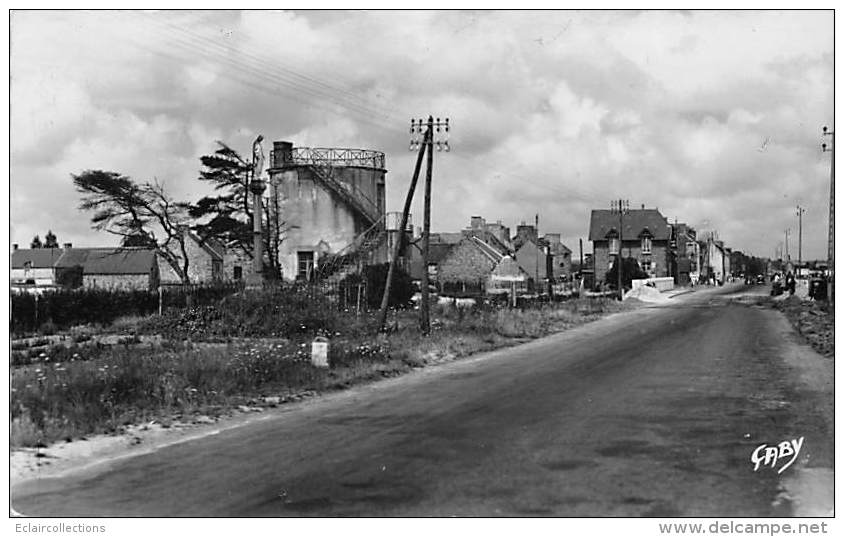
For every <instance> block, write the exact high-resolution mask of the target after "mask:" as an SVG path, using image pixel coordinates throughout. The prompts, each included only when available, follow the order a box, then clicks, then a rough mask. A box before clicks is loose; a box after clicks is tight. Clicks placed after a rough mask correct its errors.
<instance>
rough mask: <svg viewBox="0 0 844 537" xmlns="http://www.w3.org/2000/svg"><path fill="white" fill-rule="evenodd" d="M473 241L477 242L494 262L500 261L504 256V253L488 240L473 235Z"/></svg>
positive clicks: (476, 244)
mask: <svg viewBox="0 0 844 537" xmlns="http://www.w3.org/2000/svg"><path fill="white" fill-rule="evenodd" d="M471 241H472V242H473V243H474V244H475V246H477V247H478V249H479V250H480V251H481V253H483V254H484V255H485V256H487V257H488V258H489V259H490V260H491V261H493V262H494V263H498V262H499V261H501V258H503V257H504V254H502V253H501V252H500V251H499V250H498V249H496V248H495V247H494V246H492V245H491V244H489V243H488V242H484V241H482V240H481V239H479V238H478V237H474V236H473V237H471Z"/></svg>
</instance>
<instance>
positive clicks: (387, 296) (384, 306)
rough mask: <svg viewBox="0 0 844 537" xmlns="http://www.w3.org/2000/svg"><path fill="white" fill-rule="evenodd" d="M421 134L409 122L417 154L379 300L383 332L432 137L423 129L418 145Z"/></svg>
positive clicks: (415, 126) (413, 123) (419, 126)
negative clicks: (411, 207)
mask: <svg viewBox="0 0 844 537" xmlns="http://www.w3.org/2000/svg"><path fill="white" fill-rule="evenodd" d="M421 132H422V121H421V120H420V121H419V125H416V120H415V119H413V120H411V122H410V134H411V141H410V150H411V151H413V150H415V149H416V148H417V147H418V148H419V154H418V155H417V157H416V167H415V168H414V170H413V178H412V179H411V180H410V187H409V188H408V189H407V197H406V198H405V200H404V210H403V211H402V213H401V223H400V224H399V240H398V241H396V244H395V246H394V247H393V252H392V256H390V268H389V269H388V270H387V282H386V283H385V284H384V295H383V297H382V298H381V309H380V310H378V330H379V331H383V330H384V328H385V326H386V324H387V309H388V306H389V304H390V289H391V288H392V286H393V276H394V274H395V270H396V263H397V262H398V258H399V254H400V253H401V248H402V244H403V243H404V233H405V228H407V220H408V216H409V215H410V206H411V204H412V203H413V194H414V193H415V192H416V183H417V182H418V180H419V171H420V170H421V169H422V156H423V155H424V154H425V150H426V149H427V148H428V140H429V139H430V137H431V136H432V134H433V133H432V132H431V130H430V129H425V133H424V135H423V138H422V143H419V139H418V138H417V135H418V134H419V133H421ZM427 272H428V267H427V265H426V266H425V267H424V273H425V274H427Z"/></svg>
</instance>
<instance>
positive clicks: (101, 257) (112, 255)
mask: <svg viewBox="0 0 844 537" xmlns="http://www.w3.org/2000/svg"><path fill="white" fill-rule="evenodd" d="M80 249H81V248H80ZM84 249H85V250H87V251H88V252H87V256H86V258H85V260H84V263H83V264H82V272H83V274H149V272H150V270H152V267H153V265H154V263H155V250H153V249H151V248H123V247H121V248H84ZM71 250H78V249H77V248H74V249H71ZM62 263H63V261H62ZM77 264H78V263H77Z"/></svg>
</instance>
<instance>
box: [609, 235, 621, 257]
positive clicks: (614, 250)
mask: <svg viewBox="0 0 844 537" xmlns="http://www.w3.org/2000/svg"><path fill="white" fill-rule="evenodd" d="M619 247H620V244H619V240H618V239H617V238H613V239H610V255H618V250H619Z"/></svg>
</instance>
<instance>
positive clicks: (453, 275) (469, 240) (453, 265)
mask: <svg viewBox="0 0 844 537" xmlns="http://www.w3.org/2000/svg"><path fill="white" fill-rule="evenodd" d="M507 253H508V252H507V251H506V249H502V248H500V247H498V246H496V245H493V244H490V243H488V242H485V241H483V240H482V239H480V238H479V237H476V236H467V237H464V238H463V239H462V240H461V241H460V242H459V243H457V244H456V245H454V246H453V247H452V248H451V249H450V250H449V251H448V253H447V254H446V255H445V257H443V259H442V260H441V261H440V263H439V265H438V267H437V281H438V284H439V288H440V291H441V292H442V293H444V294H462V295H481V294H484V293H486V290H487V286H488V284H489V281H490V276H491V274H492V272H493V270H494V269H495V268H496V266H498V264H499V263H500V262H501V260H502V259H503V258H504V256H505V255H507Z"/></svg>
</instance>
